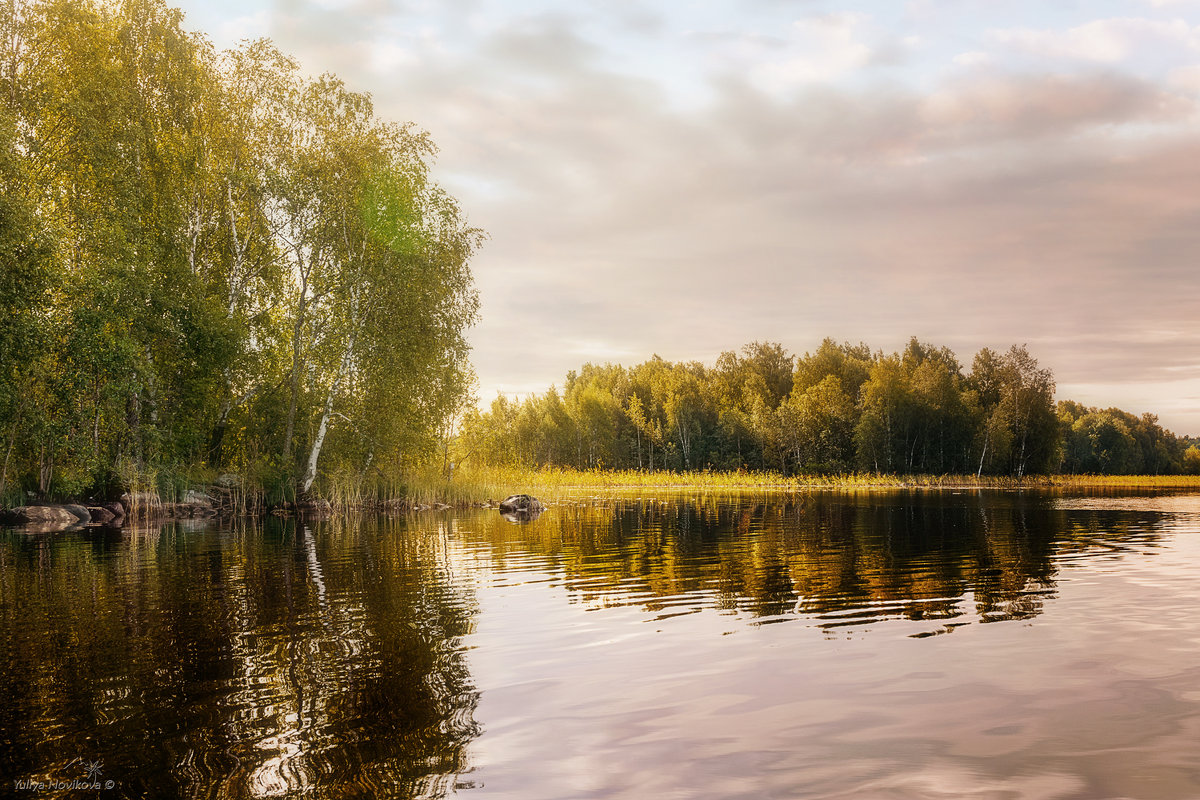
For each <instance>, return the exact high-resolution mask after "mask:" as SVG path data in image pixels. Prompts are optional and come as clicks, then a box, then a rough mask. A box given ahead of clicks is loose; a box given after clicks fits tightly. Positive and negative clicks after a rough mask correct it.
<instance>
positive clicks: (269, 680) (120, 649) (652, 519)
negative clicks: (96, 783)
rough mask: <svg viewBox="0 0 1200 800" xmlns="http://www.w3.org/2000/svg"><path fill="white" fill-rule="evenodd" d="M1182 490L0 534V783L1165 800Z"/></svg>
mask: <svg viewBox="0 0 1200 800" xmlns="http://www.w3.org/2000/svg"><path fill="white" fill-rule="evenodd" d="M1189 504H1190V505H1189ZM1196 507H1200V503H1197V499H1196V498H1195V497H1194V496H1192V497H1191V498H1180V497H1174V498H1171V499H1163V498H1157V499H1154V498H1146V497H1139V498H1123V499H1122V498H1114V497H1112V496H1107V497H1091V498H1063V497H1050V496H1045V495H1039V494H1031V493H983V494H977V493H971V492H963V493H957V492H955V493H952V492H943V493H936V494H903V493H884V494H880V493H869V494H858V495H853V494H842V495H838V494H825V495H813V496H807V497H804V498H800V499H793V500H788V501H782V500H778V499H776V500H768V499H762V498H758V499H756V498H746V497H742V498H732V499H724V500H717V499H705V500H697V501H688V500H679V499H671V498H657V499H654V500H650V499H644V500H641V501H630V502H623V503H619V504H616V505H606V506H602V507H597V506H594V505H580V506H558V507H554V508H551V509H550V510H549V511H548V512H546V513H545V514H543V515H542V516H541V517H540V518H539V519H537V520H536V521H533V522H531V523H528V524H524V525H514V524H511V523H509V522H506V521H505V520H503V519H502V518H500V517H499V515H497V514H496V513H495V512H488V513H485V512H472V513H465V514H459V515H452V514H445V515H428V516H418V517H413V518H410V519H408V520H370V521H363V522H354V523H351V522H346V521H342V522H331V523H322V524H318V525H315V526H312V527H311V528H305V527H303V526H302V527H299V528H297V527H295V526H294V525H290V524H286V523H276V522H272V523H270V524H267V525H266V526H265V527H262V528H239V529H217V528H200V529H185V528H183V527H179V526H175V525H171V526H167V527H165V528H163V529H161V530H159V529H155V530H151V531H140V532H129V531H125V532H109V533H99V532H85V533H65V534H58V535H38V536H29V535H26V534H21V533H4V534H3V535H2V536H0V577H2V586H0V590H2V592H3V594H2V595H0V597H2V600H3V604H2V606H0V609H2V614H3V619H4V625H3V630H2V631H0V649H2V650H3V651H4V652H3V658H4V662H5V663H7V664H9V665H10V666H9V667H7V668H6V669H5V670H3V672H2V673H0V676H2V677H0V681H2V684H0V691H2V692H3V693H4V698H5V699H4V701H3V702H2V703H0V709H2V711H0V777H3V778H4V779H5V780H6V781H7V780H19V779H23V778H25V779H42V780H54V779H61V780H71V779H73V778H77V777H82V776H83V773H82V771H81V766H80V763H78V761H76V760H77V759H79V758H86V759H88V760H89V761H95V760H102V761H103V765H104V766H103V768H102V769H103V773H104V774H103V777H104V778H105V779H111V780H113V781H114V783H115V784H116V786H115V788H114V789H113V790H111V791H109V792H107V793H106V796H110V797H119V796H121V797H135V796H140V795H142V794H149V795H153V796H181V797H198V796H206V797H208V796H212V797H229V798H240V797H255V796H259V797H267V796H286V795H289V794H296V793H299V792H304V793H306V795H307V796H314V797H366V796H380V797H439V796H447V795H450V794H455V793H457V794H462V795H464V796H478V797H511V798H561V797H629V798H635V797H636V798H641V797H651V796H653V797H680V798H740V797H745V798H751V797H754V798H762V797H829V798H841V797H845V798H851V797H880V798H929V797H935V798H936V797H946V798H950V797H956V798H957V797H982V798H991V797H995V798H1102V797H1136V798H1180V799H1181V800H1182V799H1183V798H1194V797H1197V796H1200V756H1198V755H1197V752H1198V751H1197V748H1196V746H1195V743H1196V742H1197V741H1200V626H1198V625H1197V622H1196V620H1195V614H1194V610H1195V609H1196V608H1197V607H1200V603H1198V601H1200V580H1198V578H1200V574H1198V573H1200V567H1198V566H1197V565H1200V537H1198V536H1197V534H1198V533H1200V514H1196V513H1194V512H1193V510H1192V509H1193V508H1196ZM777 623H790V624H777ZM991 623H1001V624H991ZM72 762H75V763H72ZM76 772H79V773H80V774H79V775H76V774H74V773H76ZM10 776H11V777H10ZM13 786H14V784H12V783H7V784H6V791H7V790H8V789H11V788H12V787H13ZM43 794H46V793H43ZM51 796H52V794H51Z"/></svg>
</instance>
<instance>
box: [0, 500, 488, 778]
mask: <svg viewBox="0 0 1200 800" xmlns="http://www.w3.org/2000/svg"><path fill="white" fill-rule="evenodd" d="M401 527H402V526H401V524H400V523H395V522H393V523H390V524H389V523H382V524H379V523H377V524H375V525H372V526H371V527H369V528H367V527H363V526H358V525H348V524H344V523H341V524H339V523H329V524H324V525H320V526H316V527H312V528H309V527H303V526H302V527H296V526H295V525H293V524H290V523H281V522H272V523H271V524H269V525H267V526H266V527H264V528H262V529H254V528H250V529H238V530H216V529H200V530H186V529H183V528H181V527H179V526H174V525H172V526H168V527H167V528H165V529H163V530H161V531H142V532H129V531H125V532H111V531H97V532H94V533H93V532H87V533H79V534H76V533H71V534H64V535H59V536H53V537H46V536H39V537H27V536H24V535H14V536H10V537H8V538H7V540H6V541H5V542H4V546H3V547H0V559H2V561H0V575H2V580H3V586H2V592H3V595H2V597H3V605H2V612H0V613H2V615H3V631H2V632H0V637H2V639H0V642H2V643H3V652H4V655H3V660H4V662H5V663H6V664H7V665H8V666H7V667H6V668H5V669H4V671H3V674H2V676H0V692H3V696H4V702H3V703H2V704H0V708H2V709H3V710H2V712H0V713H2V714H3V716H2V717H0V754H2V755H0V774H2V775H4V776H5V778H6V779H8V778H10V777H13V778H28V779H31V780H33V781H37V780H42V781H45V782H46V783H52V782H54V781H67V782H69V781H71V780H75V779H77V778H80V777H83V772H82V767H81V766H80V762H79V761H78V759H86V760H87V761H89V762H94V761H97V760H99V761H101V762H102V764H103V766H102V768H101V769H102V773H103V776H102V777H103V778H104V779H111V780H113V781H114V783H115V784H116V789H117V794H115V795H113V794H109V795H107V796H128V797H139V796H153V797H164V796H181V797H193V796H204V797H227V798H238V797H272V796H285V795H287V796H292V795H295V794H299V793H302V792H303V793H311V794H313V796H319V797H349V796H370V797H440V796H444V795H445V794H447V793H448V791H449V790H450V789H452V788H453V784H454V781H455V780H456V778H455V776H457V775H459V774H460V773H463V772H464V771H466V769H467V762H466V754H465V745H466V744H467V742H469V741H470V740H471V739H472V738H473V737H474V736H475V735H477V733H478V725H477V724H476V722H475V721H474V719H473V710H474V708H475V704H476V701H477V693H476V692H475V689H474V687H473V684H472V681H471V677H470V675H469V674H468V671H467V666H466V662H465V659H464V653H463V650H462V647H461V639H462V637H463V636H464V635H466V634H467V633H469V632H470V630H471V629H472V625H473V624H474V623H473V618H474V616H475V614H476V608H475V603H474V599H473V596H472V592H471V588H470V583H469V582H464V581H461V580H459V579H458V576H456V575H454V574H453V571H452V570H451V568H450V566H449V559H448V554H447V549H446V536H445V531H444V530H437V529H431V530H420V531H413V530H401ZM77 773H78V774H77ZM314 790H315V791H314Z"/></svg>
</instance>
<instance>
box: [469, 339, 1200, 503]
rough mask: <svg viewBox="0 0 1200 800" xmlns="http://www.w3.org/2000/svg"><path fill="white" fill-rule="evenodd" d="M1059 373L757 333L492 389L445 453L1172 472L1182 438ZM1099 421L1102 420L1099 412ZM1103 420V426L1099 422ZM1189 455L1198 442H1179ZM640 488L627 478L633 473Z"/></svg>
mask: <svg viewBox="0 0 1200 800" xmlns="http://www.w3.org/2000/svg"><path fill="white" fill-rule="evenodd" d="M1053 395H1054V379H1053V376H1052V375H1051V374H1050V373H1049V371H1047V370H1045V369H1041V368H1039V366H1038V363H1037V361H1036V359H1034V358H1033V357H1032V356H1030V355H1029V352H1028V351H1027V350H1026V348H1024V347H1020V346H1013V347H1012V348H1010V349H1009V350H1008V351H1007V352H1004V353H996V352H994V351H992V350H989V349H984V350H981V351H980V352H979V353H978V354H977V355H976V356H975V358H974V360H973V362H972V369H971V372H970V373H969V374H966V375H964V374H963V371H962V368H961V366H960V364H959V361H958V359H957V358H956V356H955V355H954V353H952V352H951V351H950V350H948V349H947V348H945V347H936V346H934V345H931V344H928V343H924V342H920V341H918V340H917V339H912V340H911V341H910V342H909V344H908V346H907V347H906V348H905V350H904V352H902V353H894V354H891V355H885V354H883V353H872V351H871V350H870V348H868V347H867V346H866V345H855V346H851V345H846V344H842V345H839V344H836V343H835V342H833V341H832V340H830V339H826V340H825V341H824V342H822V343H821V346H820V347H819V348H818V349H817V351H816V352H815V353H808V354H805V355H804V356H802V357H800V358H797V359H795V360H794V364H793V359H792V357H791V356H790V355H789V354H788V353H787V351H786V350H784V348H783V347H782V346H781V345H778V344H772V343H760V342H754V343H752V344H749V345H747V346H746V347H744V348H742V349H741V351H739V352H734V351H729V352H725V353H722V354H721V355H720V357H718V359H717V361H716V363H715V365H714V366H712V367H706V366H704V365H702V364H698V363H695V362H691V363H671V362H667V361H664V360H663V359H661V358H659V357H658V356H655V357H653V358H651V359H650V360H649V361H646V362H643V363H641V364H637V365H635V366H633V367H629V368H626V367H622V366H619V365H613V364H606V365H603V366H596V365H593V364H585V365H584V366H583V367H582V368H581V369H580V370H579V371H578V372H572V373H570V374H569V375H568V376H567V381H566V391H565V393H564V395H563V397H560V396H559V393H558V392H557V391H556V390H555V389H551V390H550V391H549V392H547V393H546V394H545V395H533V396H530V397H528V398H526V399H525V400H524V401H522V402H514V401H512V400H509V399H507V398H504V397H497V398H496V400H495V401H494V402H493V403H492V406H491V410H490V411H488V412H480V411H474V412H472V413H470V414H468V415H467V416H466V417H465V419H464V420H463V424H462V426H461V430H460V435H459V437H458V440H457V442H456V448H457V449H456V456H455V458H456V459H457V460H459V461H461V462H464V463H466V464H467V465H468V466H469V469H470V470H474V471H476V472H478V471H479V470H486V469H488V468H490V467H504V468H516V469H553V468H572V469H578V470H598V469H615V470H638V471H646V472H655V471H662V470H667V471H671V472H676V473H678V472H687V471H695V470H703V471H707V472H711V473H712V474H716V473H717V472H718V471H720V470H737V471H744V470H745V469H747V468H749V469H757V470H763V471H773V472H775V473H777V474H780V475H785V476H789V475H844V474H845V473H848V472H851V471H852V470H855V469H857V470H861V471H863V472H867V473H875V474H880V473H887V474H893V475H913V474H927V475H964V474H974V475H976V476H977V477H979V476H982V475H984V474H987V475H994V476H1009V477H1012V478H1017V479H1023V478H1024V477H1025V476H1027V475H1040V474H1047V473H1052V472H1054V471H1055V470H1058V469H1060V468H1064V469H1066V470H1067V471H1071V472H1084V471H1086V472H1096V473H1101V472H1104V473H1117V472H1127V473H1130V472H1148V473H1151V474H1168V473H1179V472H1181V471H1183V470H1184V469H1185V468H1186V466H1187V464H1193V463H1195V467H1194V468H1196V469H1198V470H1200V463H1197V462H1200V449H1196V448H1193V451H1195V452H1196V453H1197V455H1196V456H1192V457H1191V458H1192V461H1185V458H1184V452H1185V446H1184V443H1183V440H1179V439H1177V438H1176V437H1175V436H1174V435H1173V434H1171V433H1170V432H1169V431H1164V430H1162V429H1161V428H1160V427H1158V425H1157V421H1156V419H1155V418H1154V417H1153V416H1152V415H1145V416H1143V417H1141V418H1136V417H1134V416H1132V415H1130V414H1126V413H1125V412H1121V411H1118V410H1117V409H1110V410H1108V411H1106V412H1097V411H1096V410H1095V409H1084V408H1082V407H1081V406H1078V404H1073V403H1069V402H1067V403H1060V404H1059V406H1058V410H1057V413H1056V409H1055V407H1054V405H1053ZM1102 418H1103V419H1102ZM1106 420H1107V421H1106ZM1188 452H1192V451H1188ZM635 483H636V481H635Z"/></svg>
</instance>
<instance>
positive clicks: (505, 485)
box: [408, 467, 1200, 505]
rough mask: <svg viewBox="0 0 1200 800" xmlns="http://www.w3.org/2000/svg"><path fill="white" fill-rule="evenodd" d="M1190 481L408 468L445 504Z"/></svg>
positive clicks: (414, 493) (1193, 481)
mask: <svg viewBox="0 0 1200 800" xmlns="http://www.w3.org/2000/svg"><path fill="white" fill-rule="evenodd" d="M977 488H979V489H1022V488H1040V489H1048V488H1078V489H1197V490H1200V475H1036V476H1029V477H1025V478H1021V479H1018V478H1012V477H1007V476H989V475H984V476H980V477H976V476H975V475H888V474H876V473H851V474H843V475H782V474H780V473H777V472H684V473H676V472H639V471H636V470H586V471H581V470H573V469H537V470H531V469H519V468H513V467H482V468H480V467H476V468H471V469H464V470H462V471H460V472H459V473H457V474H455V475H454V476H453V477H452V478H450V479H446V478H444V477H442V476H440V475H438V474H430V475H425V476H412V477H411V478H410V480H409V481H408V489H409V491H410V492H411V495H410V497H411V498H412V499H413V500H415V501H416V502H422V503H429V502H435V501H440V502H446V503H449V504H451V505H454V504H461V503H472V502H483V501H485V500H488V499H500V498H503V497H505V496H506V495H509V494H513V493H517V492H526V493H529V494H535V495H537V496H539V497H542V498H543V499H547V500H559V499H577V498H580V497H591V496H601V497H603V496H612V497H620V496H630V495H638V494H642V493H645V492H648V491H650V492H653V491H662V492H701V493H704V492H772V493H775V492H779V493H787V492H801V491H808V490H817V489H844V490H858V489H863V490H869V489H977Z"/></svg>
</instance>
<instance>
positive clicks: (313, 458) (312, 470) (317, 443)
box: [300, 336, 354, 494]
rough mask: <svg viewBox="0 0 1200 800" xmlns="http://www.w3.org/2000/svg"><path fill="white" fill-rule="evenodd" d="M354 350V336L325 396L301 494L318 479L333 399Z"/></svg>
mask: <svg viewBox="0 0 1200 800" xmlns="http://www.w3.org/2000/svg"><path fill="white" fill-rule="evenodd" d="M353 352H354V337H353V336H351V337H350V341H349V342H347V343H346V352H345V353H343V354H342V362H341V364H339V365H338V371H337V377H335V378H334V379H333V385H331V386H330V387H329V395H328V396H327V397H326V398H325V410H324V411H323V412H322V413H321V424H320V425H319V426H318V427H317V436H316V438H315V439H313V444H312V449H311V450H310V451H309V453H308V466H307V467H306V468H305V470H304V480H303V482H302V483H301V484H300V492H301V494H308V492H309V490H310V489H312V485H313V481H315V480H316V479H317V459H318V458H320V456H321V448H322V447H323V446H324V444H325V435H326V434H327V433H329V419H330V417H332V416H333V401H334V398H335V397H337V393H338V389H339V388H340V387H341V385H342V379H343V378H344V377H345V376H346V373H347V372H349V371H350V356H351V354H353Z"/></svg>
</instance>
